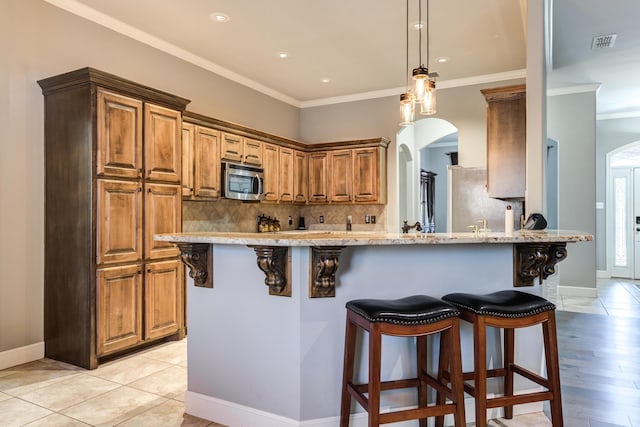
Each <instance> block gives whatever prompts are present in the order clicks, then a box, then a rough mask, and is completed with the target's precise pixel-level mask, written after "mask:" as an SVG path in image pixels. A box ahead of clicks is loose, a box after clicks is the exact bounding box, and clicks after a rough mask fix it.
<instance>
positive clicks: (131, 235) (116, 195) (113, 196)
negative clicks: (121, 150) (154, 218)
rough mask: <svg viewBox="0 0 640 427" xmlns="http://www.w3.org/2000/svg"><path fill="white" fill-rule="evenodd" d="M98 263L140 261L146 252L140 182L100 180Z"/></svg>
mask: <svg viewBox="0 0 640 427" xmlns="http://www.w3.org/2000/svg"><path fill="white" fill-rule="evenodd" d="M97 192H98V197H97V203H96V205H97V213H96V216H97V223H98V225H97V227H96V228H97V233H96V243H97V254H96V258H97V260H96V262H97V263H98V264H103V263H104V264H107V263H115V262H130V261H137V260H139V259H140V258H141V256H142V202H141V200H142V189H141V187H140V184H139V183H137V182H128V181H110V180H102V179H100V180H98V185H97Z"/></svg>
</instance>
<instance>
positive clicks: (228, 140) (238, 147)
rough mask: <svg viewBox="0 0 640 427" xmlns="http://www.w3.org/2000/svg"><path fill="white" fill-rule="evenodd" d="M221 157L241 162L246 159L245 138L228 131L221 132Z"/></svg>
mask: <svg viewBox="0 0 640 427" xmlns="http://www.w3.org/2000/svg"><path fill="white" fill-rule="evenodd" d="M220 158H221V159H222V160H226V161H229V162H236V163H241V162H242V161H243V160H244V138H243V137H241V136H239V135H234V134H232V133H228V132H220Z"/></svg>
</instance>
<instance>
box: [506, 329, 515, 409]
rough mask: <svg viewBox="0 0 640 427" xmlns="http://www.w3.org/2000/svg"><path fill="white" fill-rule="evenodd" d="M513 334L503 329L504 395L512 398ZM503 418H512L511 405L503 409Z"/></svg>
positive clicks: (511, 330)
mask: <svg viewBox="0 0 640 427" xmlns="http://www.w3.org/2000/svg"><path fill="white" fill-rule="evenodd" d="M514 339H515V332H514V329H513V328H505V329H504V349H503V352H504V357H503V358H504V369H505V371H506V372H505V376H504V395H505V397H506V396H513V363H514V354H515V353H514V352H515V342H514ZM504 417H505V418H506V419H508V420H510V419H512V418H513V405H508V406H505V407H504Z"/></svg>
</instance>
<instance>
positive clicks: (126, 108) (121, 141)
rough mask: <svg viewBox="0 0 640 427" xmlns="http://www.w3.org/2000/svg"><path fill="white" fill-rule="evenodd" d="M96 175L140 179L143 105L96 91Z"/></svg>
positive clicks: (125, 97)
mask: <svg viewBox="0 0 640 427" xmlns="http://www.w3.org/2000/svg"><path fill="white" fill-rule="evenodd" d="M97 110H98V111H97V117H98V118H99V121H98V123H97V126H98V144H99V145H98V149H97V151H96V173H97V174H98V175H101V176H102V175H105V176H112V177H120V178H139V177H141V176H142V118H143V111H142V101H140V100H138V99H132V98H130V97H128V96H123V95H119V94H116V93H113V92H110V91H106V90H100V91H98V99H97Z"/></svg>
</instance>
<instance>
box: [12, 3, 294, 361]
mask: <svg viewBox="0 0 640 427" xmlns="http://www.w3.org/2000/svg"><path fill="white" fill-rule="evenodd" d="M0 51H1V52H2V55H0V58H1V59H0V61H2V63H0V113H1V114H0V120H1V122H0V365H1V364H2V363H3V355H6V354H8V353H10V352H8V350H14V351H13V352H12V354H15V351H16V349H22V348H26V347H30V346H33V345H38V344H40V347H41V342H42V339H43V289H44V288H43V286H44V285H43V283H44V279H43V274H44V273H43V270H44V264H43V263H44V261H43V260H44V256H43V251H44V237H43V236H44V233H43V226H44V215H45V213H44V179H45V177H44V137H43V126H44V116H43V97H42V94H41V92H40V87H39V86H38V84H37V83H36V81H37V80H39V79H42V78H45V77H50V76H53V75H56V74H59V73H63V72H67V71H71V70H75V69H78V68H82V67H86V66H91V67H94V68H97V69H101V70H103V71H107V72H109V73H112V74H116V75H119V76H121V77H124V78H126V79H129V80H132V81H135V82H138V83H141V84H145V85H147V86H151V87H154V88H157V89H160V90H164V91H167V92H169V93H173V94H175V95H178V96H182V97H185V98H188V99H191V100H192V103H191V104H190V105H189V106H188V109H190V110H191V111H195V112H198V113H201V114H205V115H209V116H212V117H216V118H220V119H224V120H229V121H233V122H238V123H241V124H244V125H247V126H250V127H254V128H257V129H260V130H263V131H266V132H270V133H274V134H278V135H282V136H285V137H289V138H294V139H297V138H298V109H297V108H295V107H292V106H290V105H288V104H285V103H282V102H279V101H276V100H274V99H273V98H270V97H268V96H266V95H263V94H260V93H258V92H255V91H253V90H251V89H248V88H246V87H244V86H240V85H238V84H236V83H233V82H231V81H229V80H226V79H224V78H222V77H220V76H217V75H215V74H213V73H210V72H208V71H205V70H203V69H201V68H198V67H196V66H194V65H191V64H189V63H186V62H184V61H181V60H178V59H176V58H174V57H172V56H169V55H167V54H165V53H163V52H160V51H158V50H156V49H154V48H151V47H149V46H147V45H144V44H142V43H139V42H136V41H133V40H131V39H129V38H127V37H125V36H122V35H120V34H117V33H115V32H113V31H111V30H108V29H106V28H104V27H101V26H99V25H96V24H93V23H91V22H89V21H86V20H84V19H82V18H79V17H77V16H75V15H72V14H70V13H68V12H65V11H63V10H61V9H58V8H56V7H54V6H52V5H50V4H48V3H46V2H44V1H41V0H0ZM40 351H41V350H40Z"/></svg>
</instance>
